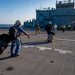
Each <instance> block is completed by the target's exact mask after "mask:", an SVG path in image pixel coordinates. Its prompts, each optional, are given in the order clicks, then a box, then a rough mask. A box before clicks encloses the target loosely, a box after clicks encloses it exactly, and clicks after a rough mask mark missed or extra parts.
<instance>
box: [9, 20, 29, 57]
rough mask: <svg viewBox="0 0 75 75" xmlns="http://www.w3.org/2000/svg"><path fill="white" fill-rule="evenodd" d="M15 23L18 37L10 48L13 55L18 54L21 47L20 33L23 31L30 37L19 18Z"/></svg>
mask: <svg viewBox="0 0 75 75" xmlns="http://www.w3.org/2000/svg"><path fill="white" fill-rule="evenodd" d="M14 25H15V26H16V27H17V30H18V37H17V38H16V39H15V40H13V41H12V43H11V49H10V52H11V57H13V56H18V52H19V51H20V49H21V42H20V35H21V33H24V34H25V35H27V36H28V38H29V35H28V34H27V33H26V32H25V31H24V30H23V28H22V27H21V22H20V21H19V20H17V21H16V22H15V24H14ZM15 46H16V48H15V50H14V47H15Z"/></svg>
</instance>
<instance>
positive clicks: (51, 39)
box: [47, 34, 55, 42]
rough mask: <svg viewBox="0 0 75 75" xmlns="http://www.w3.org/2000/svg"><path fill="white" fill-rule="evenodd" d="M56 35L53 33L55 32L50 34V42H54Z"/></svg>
mask: <svg viewBox="0 0 75 75" xmlns="http://www.w3.org/2000/svg"><path fill="white" fill-rule="evenodd" d="M54 37H55V35H53V34H48V39H47V40H48V41H49V42H53V41H54Z"/></svg>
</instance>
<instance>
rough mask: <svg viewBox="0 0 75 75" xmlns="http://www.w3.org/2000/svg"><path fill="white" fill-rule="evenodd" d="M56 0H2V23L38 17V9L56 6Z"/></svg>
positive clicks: (0, 6)
mask: <svg viewBox="0 0 75 75" xmlns="http://www.w3.org/2000/svg"><path fill="white" fill-rule="evenodd" d="M55 4H56V0H0V24H14V23H15V21H16V20H20V21H21V23H22V24H23V23H24V22H25V21H27V20H32V19H33V18H35V19H36V9H39V8H40V7H41V6H42V8H46V7H50V8H51V7H54V8H55Z"/></svg>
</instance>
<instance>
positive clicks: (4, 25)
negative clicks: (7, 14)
mask: <svg viewBox="0 0 75 75" xmlns="http://www.w3.org/2000/svg"><path fill="white" fill-rule="evenodd" d="M11 26H13V24H0V27H11Z"/></svg>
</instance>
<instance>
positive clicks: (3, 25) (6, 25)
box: [0, 24, 23, 28]
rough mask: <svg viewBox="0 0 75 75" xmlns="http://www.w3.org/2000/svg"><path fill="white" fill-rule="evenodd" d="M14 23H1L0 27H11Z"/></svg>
mask: <svg viewBox="0 0 75 75" xmlns="http://www.w3.org/2000/svg"><path fill="white" fill-rule="evenodd" d="M13 25H14V24H0V28H10V27H11V26H13ZM21 26H23V25H21Z"/></svg>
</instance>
